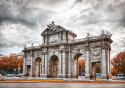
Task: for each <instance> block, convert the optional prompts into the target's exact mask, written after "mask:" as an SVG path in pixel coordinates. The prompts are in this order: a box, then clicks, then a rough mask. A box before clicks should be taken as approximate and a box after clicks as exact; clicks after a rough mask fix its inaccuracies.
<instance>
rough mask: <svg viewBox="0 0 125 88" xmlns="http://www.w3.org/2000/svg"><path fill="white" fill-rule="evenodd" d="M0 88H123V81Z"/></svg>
mask: <svg viewBox="0 0 125 88" xmlns="http://www.w3.org/2000/svg"><path fill="white" fill-rule="evenodd" d="M0 88H125V83H0Z"/></svg>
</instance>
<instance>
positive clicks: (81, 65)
mask: <svg viewBox="0 0 125 88" xmlns="http://www.w3.org/2000/svg"><path fill="white" fill-rule="evenodd" d="M78 62H79V71H80V72H85V58H84V57H80V58H79V59H78Z"/></svg>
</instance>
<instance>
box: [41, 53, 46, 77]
mask: <svg viewBox="0 0 125 88" xmlns="http://www.w3.org/2000/svg"><path fill="white" fill-rule="evenodd" d="M44 57H45V56H44V54H42V74H41V77H44V73H45V58H44Z"/></svg>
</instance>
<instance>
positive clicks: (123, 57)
mask: <svg viewBox="0 0 125 88" xmlns="http://www.w3.org/2000/svg"><path fill="white" fill-rule="evenodd" d="M111 64H112V65H113V68H112V73H113V74H115V75H116V74H125V52H120V53H118V54H117V55H116V56H115V57H114V58H113V59H112V61H111Z"/></svg>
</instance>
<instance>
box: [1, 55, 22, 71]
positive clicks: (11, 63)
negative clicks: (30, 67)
mask: <svg viewBox="0 0 125 88" xmlns="http://www.w3.org/2000/svg"><path fill="white" fill-rule="evenodd" d="M18 64H21V66H22V65H23V57H19V58H18V59H17V57H16V56H14V55H11V56H9V57H7V56H6V57H2V59H1V60H0V70H13V69H15V68H17V67H18Z"/></svg>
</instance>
